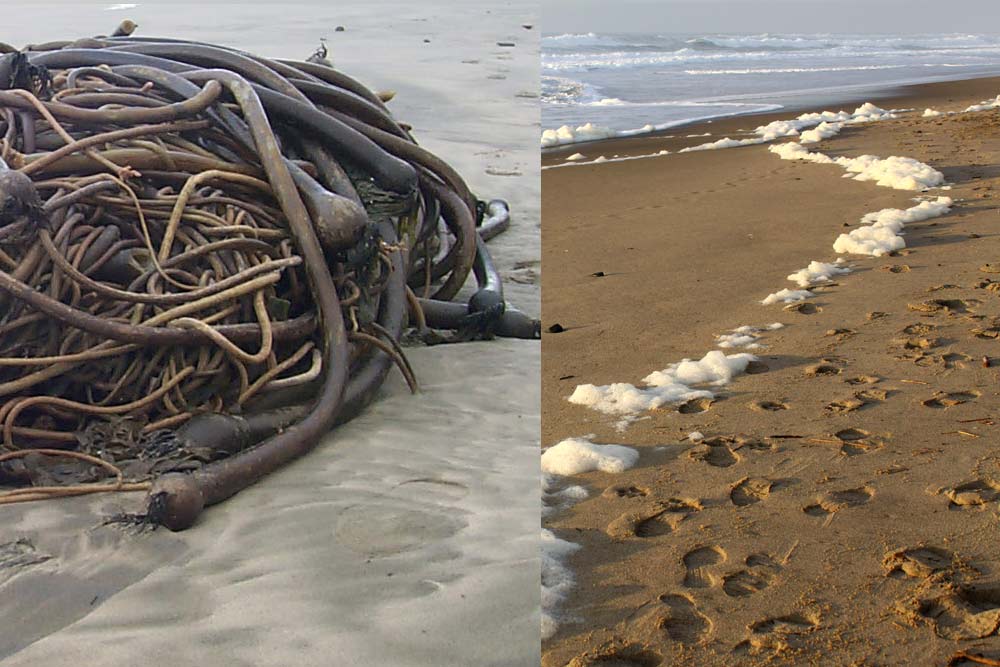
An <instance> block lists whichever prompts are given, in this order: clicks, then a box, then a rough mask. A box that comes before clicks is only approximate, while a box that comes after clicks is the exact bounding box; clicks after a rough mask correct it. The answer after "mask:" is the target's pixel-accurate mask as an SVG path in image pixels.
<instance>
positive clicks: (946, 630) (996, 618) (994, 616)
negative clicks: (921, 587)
mask: <svg viewBox="0 0 1000 667" xmlns="http://www.w3.org/2000/svg"><path fill="white" fill-rule="evenodd" d="M943 590H944V592H943V593H942V594H941V595H939V596H937V597H931V598H924V599H921V600H918V603H917V604H918V606H917V613H918V614H919V617H920V618H921V619H922V620H923V621H924V622H926V623H929V624H930V625H932V626H933V627H934V631H935V633H936V634H937V635H938V636H939V637H943V638H944V639H952V640H968V639H980V638H982V637H988V636H990V635H992V634H994V633H996V631H997V629H998V628H1000V588H997V587H996V586H987V585H981V584H980V585H976V584H972V585H967V586H948V587H946V588H944V589H943Z"/></svg>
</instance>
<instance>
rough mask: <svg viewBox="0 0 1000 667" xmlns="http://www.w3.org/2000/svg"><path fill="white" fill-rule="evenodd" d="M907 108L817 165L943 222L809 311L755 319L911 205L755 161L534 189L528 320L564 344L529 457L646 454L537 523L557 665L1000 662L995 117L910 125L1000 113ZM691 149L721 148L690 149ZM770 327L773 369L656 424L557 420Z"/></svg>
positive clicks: (905, 102)
mask: <svg viewBox="0 0 1000 667" xmlns="http://www.w3.org/2000/svg"><path fill="white" fill-rule="evenodd" d="M901 92H902V96H895V97H892V98H890V99H885V98H882V99H880V98H879V96H875V95H873V96H872V97H871V99H872V100H873V101H875V102H876V103H878V104H879V105H880V106H884V107H887V108H888V107H897V108H899V107H915V108H917V111H916V112H914V113H910V114H906V115H903V116H902V117H901V118H899V119H897V120H889V121H883V122H878V123H872V124H864V125H858V126H848V127H847V128H845V129H844V130H843V132H841V133H840V134H839V135H838V136H836V137H833V138H831V139H828V140H825V141H823V142H821V143H819V144H813V145H812V146H811V147H810V149H811V150H814V151H815V150H818V151H821V152H823V153H826V154H828V155H831V156H839V155H847V156H852V157H853V156H857V155H861V154H865V153H868V154H874V155H879V156H882V157H886V156H889V155H899V156H907V157H911V158H915V159H916V160H920V161H922V162H926V163H928V164H929V165H931V166H932V167H934V168H936V169H938V170H940V171H941V172H942V173H943V174H944V176H945V179H946V181H947V182H949V183H951V184H953V188H952V189H951V190H949V191H941V190H936V189H935V190H931V191H930V192H928V193H927V194H929V195H935V196H936V195H947V196H949V197H952V198H954V199H955V206H954V208H953V209H952V210H951V212H950V213H947V214H945V215H944V216H942V217H939V218H934V219H931V220H927V221H924V222H918V223H913V224H910V225H907V227H906V235H905V240H906V249H905V250H902V251H900V252H899V253H897V254H896V255H894V256H884V257H878V258H871V257H861V256H848V260H849V263H850V264H851V265H853V266H854V272H853V273H852V274H850V275H847V276H839V277H837V278H836V282H835V284H831V285H829V286H827V287H821V288H818V289H815V290H814V291H815V292H816V296H815V297H814V298H811V299H809V303H810V304H812V305H811V306H807V307H805V308H803V309H801V310H799V311H792V310H783V309H782V307H781V305H773V306H767V307H765V306H762V305H760V303H759V301H760V300H761V299H763V298H764V297H765V296H767V295H768V294H769V293H771V292H775V291H777V290H778V289H781V288H785V287H787V288H795V285H794V284H793V283H791V282H789V281H788V280H786V276H787V275H788V274H790V273H792V272H793V271H795V270H797V269H800V268H802V267H804V266H806V265H807V264H808V263H809V262H810V261H811V260H820V261H825V262H832V261H834V259H835V258H836V257H837V255H836V254H835V253H834V252H833V250H832V247H831V246H832V243H833V241H834V240H835V239H836V238H837V236H838V235H839V234H841V233H842V232H849V231H851V230H852V229H854V228H856V227H857V226H858V223H859V220H860V218H861V216H862V215H864V214H865V213H867V212H871V211H876V210H879V209H882V208H886V207H892V208H902V209H905V208H908V207H910V206H913V205H914V202H913V201H912V198H913V197H914V196H915V195H917V194H919V193H915V192H910V191H901V190H893V189H890V188H885V187H878V186H876V185H875V184H874V183H870V182H858V181H855V180H851V179H846V178H844V177H843V176H844V171H843V170H842V169H840V168H839V167H836V166H829V165H817V164H810V163H804V162H789V161H783V160H780V159H779V158H778V157H777V156H776V155H774V154H772V153H769V152H768V150H767V147H766V146H750V147H743V148H735V149H727V150H718V151H705V152H696V153H688V154H683V155H669V156H666V157H657V158H650V159H642V160H635V161H626V162H615V163H608V164H598V165H586V166H574V167H567V168H559V169H551V170H545V171H543V178H542V181H543V193H544V197H543V207H542V209H543V219H544V221H545V222H544V233H543V263H544V265H545V267H546V271H545V279H544V284H543V289H544V294H545V298H544V304H543V311H544V321H543V327H548V326H550V325H552V324H554V323H559V324H560V325H561V326H562V327H564V328H565V331H564V332H562V333H559V334H544V336H543V353H542V415H543V419H542V442H543V445H544V446H549V445H553V444H555V443H557V442H559V441H560V440H562V439H564V438H568V437H579V436H584V435H586V434H593V436H592V440H593V441H595V442H598V443H615V444H624V445H628V446H632V447H635V448H637V449H638V450H639V452H640V457H639V461H638V463H637V464H636V466H635V467H634V468H632V469H629V470H626V471H625V472H622V473H619V474H609V473H603V472H590V473H586V474H582V475H578V476H574V477H572V478H568V479H567V480H566V483H567V484H569V483H572V484H580V485H582V486H584V487H585V488H586V489H587V490H588V491H589V498H587V499H585V500H582V501H580V502H578V503H576V504H575V505H572V506H571V507H568V508H563V509H561V510H560V511H557V512H555V513H552V514H550V515H549V516H548V518H547V519H546V521H545V523H546V525H547V526H548V527H550V528H551V529H553V531H554V532H555V533H556V535H558V536H559V537H561V538H563V539H565V540H568V541H570V542H574V543H577V544H580V545H582V548H580V549H579V550H578V551H576V552H575V553H573V554H572V555H570V556H569V557H568V558H567V559H566V561H565V562H566V563H567V565H568V566H569V568H570V569H571V570H572V572H573V573H574V576H575V579H576V584H575V587H574V588H573V589H572V591H571V592H570V593H569V595H568V597H567V598H566V599H565V600H564V601H563V603H562V604H561V606H560V607H559V615H560V626H559V628H558V631H557V632H556V634H555V635H554V636H553V637H552V638H551V639H549V640H548V641H546V642H545V643H544V644H543V660H542V664H543V665H545V666H546V667H557V666H558V667H562V666H563V665H573V667H582V666H583V665H598V664H599V665H630V666H640V667H652V666H654V665H674V664H677V665H680V664H683V665H744V664H745V665H764V664H767V665H824V666H830V665H866V666H874V665H885V666H889V665H904V664H905V665H945V664H949V662H948V661H949V658H951V656H953V655H954V654H955V653H956V651H958V650H960V649H969V650H971V651H972V652H982V653H986V654H987V655H991V656H997V655H1000V639H998V638H997V637H996V635H995V631H996V630H997V627H998V625H1000V584H998V582H1000V579H998V576H1000V558H998V556H997V550H996V543H995V538H996V534H997V533H996V531H997V520H998V509H997V502H996V500H997V499H998V498H1000V491H998V489H1000V466H998V461H1000V457H998V455H997V451H996V444H995V443H996V437H997V428H998V426H997V425H996V424H995V421H994V420H995V419H996V418H997V417H998V415H997V414H996V409H997V396H998V392H997V379H998V376H997V374H998V371H997V368H996V366H997V365H998V364H1000V359H998V357H1000V355H998V351H997V347H996V346H997V342H996V331H997V329H996V326H997V324H1000V300H998V296H997V295H998V291H996V290H994V289H993V288H992V287H991V285H995V284H996V281H997V276H995V275H994V274H992V273H989V272H987V271H993V270H1000V266H998V265H997V263H998V261H1000V235H998V234H997V228H998V225H1000V216H998V209H997V202H996V196H997V188H998V186H1000V170H998V169H997V167H996V165H997V164H998V162H1000V140H998V138H997V137H998V130H1000V117H998V115H997V112H996V111H990V112H982V113H976V114H960V115H954V116H944V117H939V118H921V117H920V114H921V112H922V111H923V109H924V108H926V107H933V108H935V109H939V110H943V111H947V110H959V109H964V108H965V107H966V106H968V105H970V104H974V103H978V102H979V101H981V100H984V99H987V98H992V97H994V96H995V95H996V94H997V92H1000V80H998V79H978V80H971V81H968V82H950V83H941V84H930V85H925V86H918V87H910V88H908V89H906V90H904V91H901ZM866 99H868V98H866ZM859 101H865V100H859ZM855 106H857V105H856V104H848V103H845V104H843V105H840V106H837V107H836V108H835V109H833V110H836V109H840V108H844V109H847V110H851V109H853V108H854V107H855ZM815 110H816V111H819V110H820V109H815ZM795 115H797V112H788V113H784V114H772V115H769V116H762V117H752V118H737V119H727V120H726V121H717V122H715V123H711V124H700V125H696V126H689V127H686V128H683V129H681V130H678V129H674V130H672V131H670V132H667V133H664V134H673V135H681V137H677V138H674V139H666V138H663V137H662V136H659V137H658V136H647V137H641V138H634V139H628V140H616V141H608V142H597V143H592V144H578V145H574V146H570V147H563V148H561V149H559V151H552V152H549V153H547V154H546V156H545V157H544V158H543V163H544V164H555V163H559V162H562V158H563V157H565V155H568V154H569V153H573V152H582V153H584V154H585V155H587V156H588V159H593V158H594V157H596V156H598V155H605V156H607V157H609V158H610V157H612V155H614V154H620V155H627V154H632V155H642V154H649V153H656V152H657V151H659V150H661V149H668V150H671V151H676V150H677V149H678V148H680V147H683V146H685V145H693V144H696V143H701V142H705V141H713V140H715V139H718V138H721V137H723V136H726V135H727V134H729V136H734V138H735V134H733V132H734V131H735V130H736V129H738V128H746V129H752V128H753V127H755V126H756V125H758V124H761V123H763V122H767V121H769V120H772V119H774V118H790V117H793V116H795ZM703 132H712V134H713V136H712V137H699V138H686V137H685V136H684V135H688V134H701V133H703ZM988 263H993V264H994V266H992V267H987V266H985V265H986V264H988ZM984 269H986V270H985V271H984ZM596 272H603V273H604V275H603V277H594V276H592V274H593V273H596ZM935 300H936V301H935ZM772 322H781V323H783V324H784V325H785V327H784V328H782V329H780V330H777V331H772V332H768V333H766V335H765V336H764V337H763V338H762V339H761V343H762V344H764V345H766V346H767V347H766V349H761V350H750V351H751V352H753V353H755V354H757V355H758V356H759V358H760V361H761V362H762V367H761V368H758V369H756V370H758V371H763V372H758V373H755V374H750V375H742V376H739V377H737V378H736V379H734V380H733V382H732V383H731V384H729V385H728V386H726V387H723V388H721V389H717V393H718V397H717V400H716V401H715V402H714V403H712V404H711V405H708V406H706V405H692V406H691V410H690V411H688V412H687V413H686V414H682V413H680V412H678V410H677V408H676V407H664V408H662V409H658V410H653V411H650V412H647V413H644V414H643V416H644V417H648V418H646V419H641V420H639V421H636V422H634V423H632V424H631V425H630V426H628V427H627V428H626V429H625V430H624V431H618V430H616V427H615V423H616V421H617V419H618V418H617V417H614V416H609V415H604V414H602V413H599V412H595V411H593V410H589V409H586V408H584V407H581V406H577V405H573V404H570V403H569V402H567V400H566V398H567V397H568V396H569V395H570V394H571V393H572V392H573V390H574V388H575V387H576V386H577V385H579V384H584V383H594V384H599V385H600V384H608V383H611V382H618V381H620V382H631V383H634V384H639V383H640V381H641V379H642V378H643V377H644V376H645V375H646V374H647V373H649V372H651V371H654V370H658V369H662V368H665V367H666V366H667V365H668V364H669V363H672V362H676V361H679V360H680V359H682V358H701V357H702V356H703V355H704V354H705V353H706V352H708V351H709V350H712V349H713V348H714V347H715V345H714V339H715V336H716V335H718V334H722V333H725V332H727V331H729V330H732V329H734V328H736V327H738V326H741V325H753V326H757V327H761V326H765V325H767V324H769V323H772ZM739 351H744V350H728V351H727V352H729V353H732V352H739ZM984 357H986V358H987V359H988V360H989V362H990V365H989V366H988V367H984V365H983V361H982V360H983V358H984ZM706 407H707V409H704V410H703V411H701V412H698V410H702V409H703V408H706ZM693 431H699V432H701V433H703V434H704V436H705V437H706V438H708V439H709V441H708V444H702V445H695V444H694V443H692V442H691V441H689V440H687V439H686V436H687V434H688V433H690V432H693ZM713 438H716V439H714V440H713ZM953 664H965V663H964V662H962V661H959V662H957V663H953Z"/></svg>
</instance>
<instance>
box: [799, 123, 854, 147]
mask: <svg viewBox="0 0 1000 667" xmlns="http://www.w3.org/2000/svg"><path fill="white" fill-rule="evenodd" d="M842 127H843V125H841V124H840V123H827V122H822V123H820V124H819V125H817V126H816V127H814V128H813V129H811V130H806V131H805V132H803V133H802V134H801V135H799V142H800V143H803V144H814V143H816V142H817V141H823V140H824V139H829V138H830V137H833V136H836V135H837V134H838V133H839V132H840V130H841V128H842Z"/></svg>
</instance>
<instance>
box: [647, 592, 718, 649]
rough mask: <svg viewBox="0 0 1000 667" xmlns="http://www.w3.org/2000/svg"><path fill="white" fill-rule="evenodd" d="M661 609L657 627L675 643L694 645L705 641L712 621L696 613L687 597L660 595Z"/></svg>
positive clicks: (698, 612) (693, 604)
mask: <svg viewBox="0 0 1000 667" xmlns="http://www.w3.org/2000/svg"><path fill="white" fill-rule="evenodd" d="M660 602H661V603H662V607H661V608H659V609H657V610H656V611H655V612H654V613H655V614H656V615H657V617H658V620H657V623H656V625H657V627H658V628H660V629H661V630H663V631H665V632H666V633H667V636H669V637H670V639H672V640H674V641H675V642H680V643H682V644H694V643H696V642H700V641H703V640H705V639H706V638H707V637H708V635H709V633H710V632H711V631H712V621H711V620H710V619H709V618H708V617H707V616H705V615H704V614H702V613H701V612H700V611H698V607H697V606H695V603H694V600H692V599H691V598H690V597H688V596H687V595H683V594H671V595H661V596H660Z"/></svg>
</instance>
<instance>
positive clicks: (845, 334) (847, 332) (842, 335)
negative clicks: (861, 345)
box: [823, 329, 858, 343]
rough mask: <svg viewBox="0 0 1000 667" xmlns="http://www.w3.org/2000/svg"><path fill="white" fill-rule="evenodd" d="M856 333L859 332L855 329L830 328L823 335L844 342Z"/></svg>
mask: <svg viewBox="0 0 1000 667" xmlns="http://www.w3.org/2000/svg"><path fill="white" fill-rule="evenodd" d="M856 333H858V332H857V331H855V330H854V329H828V330H827V332H826V333H825V334H823V335H824V336H825V337H827V338H836V339H837V342H838V343H843V342H844V341H845V340H847V339H848V338H851V337H852V336H854V334H856Z"/></svg>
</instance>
